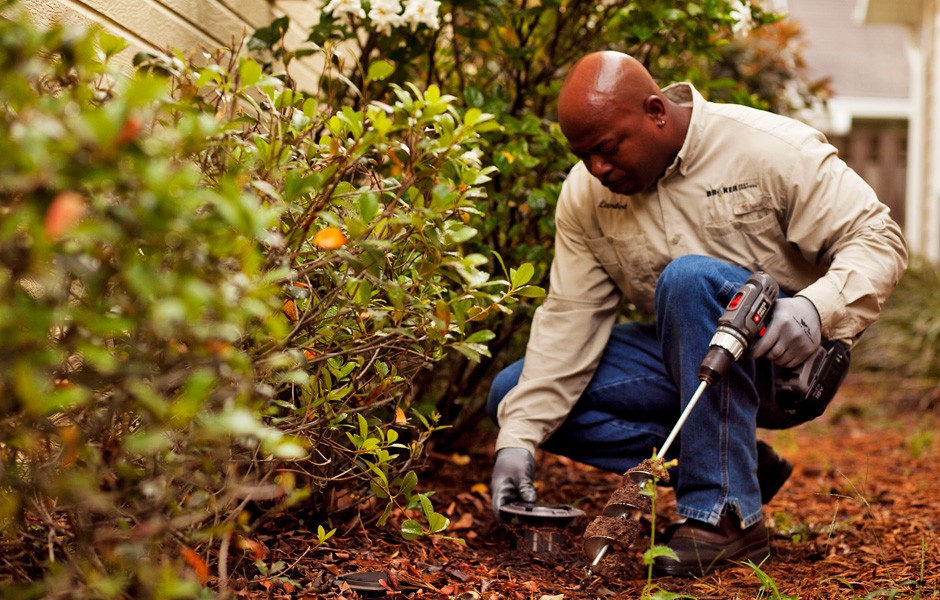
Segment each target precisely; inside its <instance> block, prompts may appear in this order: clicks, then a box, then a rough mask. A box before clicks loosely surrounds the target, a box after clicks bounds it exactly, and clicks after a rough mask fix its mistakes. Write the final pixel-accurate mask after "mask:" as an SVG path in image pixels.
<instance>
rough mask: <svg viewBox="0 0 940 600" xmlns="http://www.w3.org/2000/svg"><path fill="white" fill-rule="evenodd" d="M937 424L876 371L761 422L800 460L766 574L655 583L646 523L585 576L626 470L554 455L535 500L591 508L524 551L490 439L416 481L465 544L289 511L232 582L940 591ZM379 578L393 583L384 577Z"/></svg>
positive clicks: (545, 457)
mask: <svg viewBox="0 0 940 600" xmlns="http://www.w3.org/2000/svg"><path fill="white" fill-rule="evenodd" d="M938 432H940V402H938V400H937V396H936V395H933V393H932V392H930V391H929V390H926V389H925V388H924V387H923V386H918V385H916V384H914V383H905V382H898V381H890V380H879V379H878V378H876V377H874V376H871V375H867V376H864V377H853V378H850V379H849V381H848V382H847V383H846V385H845V386H844V387H843V390H842V391H841V392H840V394H839V396H838V397H837V398H836V400H835V401H834V403H833V405H832V406H830V409H829V411H828V412H827V413H826V415H825V416H824V417H822V418H821V419H819V420H817V421H816V422H813V423H810V424H807V425H804V426H802V427H799V428H796V429H793V430H788V431H777V432H761V437H762V438H763V439H766V440H767V441H769V442H771V444H772V445H773V446H774V448H775V449H776V450H777V451H778V452H779V453H780V454H782V455H783V456H785V457H787V458H788V459H789V460H790V461H791V462H793V463H794V464H795V465H796V468H795V470H794V473H793V475H792V476H791V478H790V480H789V481H788V482H787V484H786V485H785V486H784V487H783V489H782V490H781V491H780V492H779V493H778V495H777V496H776V497H775V498H774V499H773V501H772V502H771V503H770V504H769V505H767V506H766V507H765V519H766V524H767V526H768V528H769V530H770V531H771V535H772V541H771V551H772V554H771V557H770V559H769V560H768V561H767V562H766V563H764V564H762V565H760V567H759V569H758V570H754V569H752V568H750V567H748V566H739V567H738V566H736V567H731V568H726V569H723V570H720V571H717V572H715V573H713V574H710V575H708V576H706V577H703V578H698V579H679V578H659V579H653V580H652V581H651V582H650V581H648V579H647V572H646V569H645V568H644V567H643V564H642V553H643V551H644V550H646V549H647V548H648V547H649V545H650V537H649V534H648V532H649V531H650V530H651V528H650V524H649V522H648V521H644V523H643V524H644V531H645V532H647V533H645V534H644V535H643V536H641V537H640V538H638V539H637V540H636V541H635V542H634V544H633V545H632V546H630V547H628V548H616V549H614V550H613V551H612V552H611V553H609V554H608V555H607V556H606V557H605V558H604V560H603V561H602V562H601V564H600V565H599V568H597V569H595V571H597V572H596V573H595V574H591V573H589V572H588V571H587V569H586V567H587V560H586V558H585V555H584V553H583V551H582V549H581V542H582V537H581V533H582V532H583V531H584V528H585V526H586V525H588V523H590V521H591V520H592V519H593V518H594V517H595V516H597V515H598V514H600V511H601V510H602V509H603V507H604V505H605V504H606V503H607V500H608V498H609V497H610V495H611V493H613V492H614V490H616V489H617V487H619V485H620V476H619V475H617V474H612V473H605V472H602V471H598V470H595V469H592V468H590V467H586V466H584V465H580V464H577V463H574V462H572V461H570V460H566V459H563V458H560V457H557V456H553V455H549V454H540V455H539V457H538V460H539V473H538V476H539V488H540V489H539V500H540V501H545V502H558V503H563V504H567V505H574V506H576V507H577V508H579V509H581V510H583V511H584V512H585V516H583V517H580V518H578V519H576V520H575V521H574V522H573V523H572V524H571V525H570V526H568V527H567V528H566V529H565V530H564V531H563V532H562V534H561V539H560V540H559V542H558V543H557V544H556V548H555V549H554V550H553V551H551V552H532V551H529V550H526V549H525V547H524V540H525V532H524V531H521V530H519V529H517V528H510V527H508V526H506V525H504V524H502V523H498V522H496V520H495V519H494V518H493V516H492V515H491V513H490V510H489V495H488V490H487V489H486V483H487V482H488V480H489V473H490V466H491V452H492V440H491V439H486V438H485V437H481V439H479V440H476V441H475V442H474V443H473V444H470V443H468V444H467V446H470V445H473V447H467V448H466V449H465V450H464V451H461V452H459V453H456V454H446V455H443V454H436V455H433V456H432V458H431V460H430V463H429V468H428V469H427V470H425V471H424V472H423V473H422V474H421V476H420V477H421V483H420V486H419V487H420V489H425V490H430V489H433V490H435V492H436V493H435V495H434V496H433V501H434V506H435V509H436V510H438V511H439V512H442V513H444V514H446V515H447V516H448V517H449V518H450V519H451V527H450V529H449V530H448V532H447V534H448V535H450V536H453V537H457V538H461V539H462V540H463V542H462V543H460V542H456V541H453V540H447V539H436V540H432V539H427V538H425V539H419V540H417V541H414V542H405V541H404V540H402V539H401V537H400V536H399V534H398V532H397V526H396V524H394V523H391V522H390V523H389V525H388V526H387V527H386V528H385V529H377V528H375V527H369V528H364V527H362V526H361V525H359V524H357V523H345V524H333V526H335V527H337V533H336V535H335V536H334V537H333V538H332V539H330V540H329V542H328V543H327V544H326V547H319V548H317V547H315V544H313V543H311V540H313V541H314V542H315V540H316V535H315V534H312V533H311V532H309V531H307V530H306V529H305V528H304V527H303V526H302V524H301V521H300V520H299V519H294V518H291V516H288V515H285V516H284V517H283V518H280V519H277V520H275V521H273V522H272V524H271V525H270V526H268V527H267V528H266V529H265V530H264V531H262V532H259V533H258V534H257V536H256V539H255V540H252V542H253V543H254V542H256V543H257V544H258V545H259V546H258V547H260V548H263V549H264V552H263V554H261V555H259V556H256V557H255V558H257V559H260V561H261V564H263V565H265V566H264V568H263V569H258V568H256V567H252V568H248V569H244V568H243V569H236V571H238V572H240V573H242V576H241V577H240V578H239V577H236V578H233V580H232V581H231V582H230V586H231V587H230V589H231V590H232V591H233V592H234V593H235V595H237V596H239V597H248V598H358V597H363V598H365V597H387V598H456V599H460V600H471V599H497V598H509V599H514V598H515V599H520V600H522V599H532V600H558V599H562V598H563V599H569V598H570V599H574V598H591V599H607V598H613V599H619V598H622V599H627V598H640V597H641V596H642V595H643V593H644V590H646V591H647V592H652V593H660V594H661V596H660V597H668V596H667V595H666V593H667V592H668V593H674V594H679V595H680V596H679V597H688V598H698V599H700V600H704V599H711V598H715V599H719V598H720V599H736V598H741V599H744V598H800V599H805V600H812V599H842V598H846V599H854V598H878V597H885V598H938V597H940V569H938V566H940V465H938V460H937V459H938V452H937V450H938V447H940V442H938V439H937V438H938V436H940V433H938ZM671 494H672V492H671V490H668V489H662V490H661V494H660V497H659V498H658V500H657V511H656V513H657V514H656V529H657V530H662V529H663V528H665V526H666V525H668V523H669V521H670V520H672V519H673V518H674V517H675V514H674V496H672V495H671ZM399 522H400V521H399ZM275 567H276V568H275ZM262 570H266V571H268V574H267V575H266V576H265V575H263V574H262V572H261V571H262ZM376 573H378V574H377V575H373V576H374V577H375V578H379V577H381V578H382V579H383V582H384V584H385V585H386V586H387V587H389V588H392V590H391V591H387V592H386V591H374V592H370V591H367V590H362V591H361V592H357V591H356V590H355V589H353V588H350V587H349V584H348V583H344V582H343V579H344V577H345V576H350V575H352V576H353V578H354V579H355V577H357V576H363V575H364V574H365V575H369V574H376ZM381 574H384V575H381ZM353 583H354V584H355V581H354V582H353ZM371 585H372V586H380V587H379V590H382V589H383V588H382V587H381V586H382V585H383V583H382V582H375V581H373V582H372V584H371ZM354 587H356V588H358V589H361V587H360V586H358V585H354Z"/></svg>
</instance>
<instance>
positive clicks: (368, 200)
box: [359, 192, 379, 223]
mask: <svg viewBox="0 0 940 600" xmlns="http://www.w3.org/2000/svg"><path fill="white" fill-rule="evenodd" d="M378 212H379V196H378V194H374V193H371V192H367V193H365V194H361V195H360V196H359V216H361V217H362V220H363V221H365V222H366V223H371V222H372V219H374V218H375V215H377V214H378Z"/></svg>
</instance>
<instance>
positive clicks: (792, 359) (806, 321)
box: [751, 296, 822, 369]
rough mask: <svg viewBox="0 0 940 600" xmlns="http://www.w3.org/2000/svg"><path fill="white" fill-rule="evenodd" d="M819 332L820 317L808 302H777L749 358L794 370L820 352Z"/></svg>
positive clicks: (797, 300) (795, 300)
mask: <svg viewBox="0 0 940 600" xmlns="http://www.w3.org/2000/svg"><path fill="white" fill-rule="evenodd" d="M820 329H821V325H820V321H819V313H818V312H816V307H815V306H813V303H812V302H810V301H809V299H808V298H804V297H802V296H797V297H795V298H783V299H782V300H777V303H776V304H775V305H774V310H773V316H772V317H771V319H770V324H769V325H768V326H767V332H766V333H764V337H762V338H760V339H759V340H757V343H755V344H754V346H753V347H752V349H751V358H760V357H761V356H764V357H766V358H768V359H769V360H771V361H773V362H774V363H776V364H777V365H779V366H781V367H785V368H788V369H792V368H794V367H797V366H799V365H801V364H803V362H805V361H806V359H808V358H809V357H810V356H812V355H813V353H814V352H816V350H817V349H818V348H819V344H820V340H821V338H822V335H821V333H820Z"/></svg>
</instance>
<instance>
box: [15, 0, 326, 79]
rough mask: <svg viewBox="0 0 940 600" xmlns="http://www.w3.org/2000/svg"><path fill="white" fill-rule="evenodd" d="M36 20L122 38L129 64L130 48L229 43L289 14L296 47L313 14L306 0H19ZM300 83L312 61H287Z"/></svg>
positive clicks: (123, 60) (310, 74)
mask: <svg viewBox="0 0 940 600" xmlns="http://www.w3.org/2000/svg"><path fill="white" fill-rule="evenodd" d="M20 2H21V4H23V5H24V6H25V7H26V8H27V10H28V11H29V12H30V13H31V14H32V15H33V17H34V19H35V20H36V21H37V22H38V23H41V24H47V23H50V22H54V21H61V22H69V23H76V24H79V25H84V26H87V25H90V24H93V23H97V24H99V25H101V26H103V27H104V28H105V29H106V30H107V31H108V32H109V33H111V34H113V35H118V36H120V37H123V38H125V39H126V40H127V41H128V42H130V44H131V47H130V48H128V50H126V51H124V52H123V53H121V55H120V56H119V57H117V60H118V64H124V65H126V66H128V67H129V66H130V64H131V60H132V59H133V56H134V54H136V53H137V52H139V51H141V50H144V51H151V52H152V51H165V50H168V49H175V50H179V51H181V52H183V53H184V54H189V53H190V52H192V51H195V50H199V49H205V50H210V51H211V50H215V49H217V48H220V47H232V45H233V44H238V43H239V42H240V41H241V40H242V38H243V37H245V36H247V35H250V34H251V32H252V31H254V30H255V29H257V28H259V27H263V26H265V25H268V24H269V23H270V22H271V21H273V20H274V19H275V18H277V17H279V16H283V15H287V16H288V17H290V19H291V26H290V29H289V30H288V35H287V42H288V45H289V46H290V47H296V46H298V45H300V44H301V42H302V41H303V40H304V39H305V38H306V35H305V33H304V30H305V29H306V26H307V25H309V24H311V23H314V22H315V21H316V19H317V18H318V15H317V12H316V10H315V9H314V8H313V7H314V5H315V3H313V2H310V1H309V0H20ZM291 74H292V75H293V76H294V78H295V79H297V80H298V81H300V82H301V83H302V84H303V83H306V82H309V81H315V76H316V72H315V68H314V66H312V65H301V64H298V65H291Z"/></svg>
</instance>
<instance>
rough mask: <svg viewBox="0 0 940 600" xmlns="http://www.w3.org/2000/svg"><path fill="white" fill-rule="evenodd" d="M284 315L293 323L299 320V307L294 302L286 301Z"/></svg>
mask: <svg viewBox="0 0 940 600" xmlns="http://www.w3.org/2000/svg"><path fill="white" fill-rule="evenodd" d="M284 314H285V315H287V318H288V319H290V320H291V321H296V320H297V305H296V304H294V301H293V300H285V301H284Z"/></svg>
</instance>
